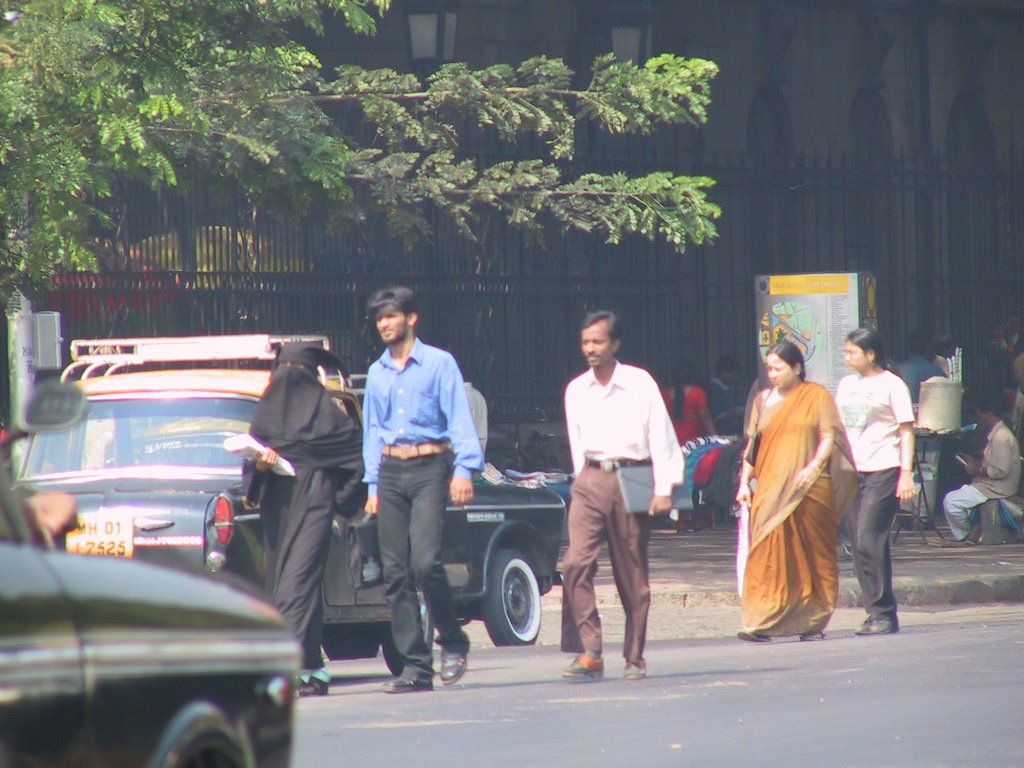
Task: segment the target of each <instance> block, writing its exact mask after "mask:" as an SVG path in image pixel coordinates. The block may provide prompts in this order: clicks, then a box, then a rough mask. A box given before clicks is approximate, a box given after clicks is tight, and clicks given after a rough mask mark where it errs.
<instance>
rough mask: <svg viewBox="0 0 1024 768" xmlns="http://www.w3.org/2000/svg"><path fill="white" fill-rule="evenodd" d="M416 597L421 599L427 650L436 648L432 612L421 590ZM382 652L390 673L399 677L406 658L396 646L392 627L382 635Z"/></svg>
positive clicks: (421, 614)
mask: <svg viewBox="0 0 1024 768" xmlns="http://www.w3.org/2000/svg"><path fill="white" fill-rule="evenodd" d="M416 596H417V597H419V599H420V621H421V622H422V623H423V640H424V641H425V642H426V644H427V648H430V649H431V650H433V647H434V622H433V620H432V619H431V618H430V610H429V609H428V608H427V600H426V598H425V597H424V596H423V592H422V591H421V590H418V589H417V590H416ZM380 652H381V655H382V656H383V657H384V663H385V664H387V665H388V671H389V672H391V674H392V675H394V676H395V677H398V676H399V675H400V674H402V672H403V671H404V670H405V656H403V655H402V654H401V652H400V651H399V650H398V647H397V646H396V645H395V638H394V635H392V634H391V627H390V626H388V627H387V628H386V629H385V630H384V632H383V633H382V634H381V638H380Z"/></svg>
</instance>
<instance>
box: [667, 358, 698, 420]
mask: <svg viewBox="0 0 1024 768" xmlns="http://www.w3.org/2000/svg"><path fill="white" fill-rule="evenodd" d="M699 386H701V375H700V371H699V370H698V369H697V366H695V365H693V364H692V363H691V362H690V361H689V360H680V361H679V362H678V363H676V365H674V366H673V370H672V389H673V390H675V394H674V395H673V397H672V417H673V418H675V419H681V418H683V400H685V399H686V388H687V387H699Z"/></svg>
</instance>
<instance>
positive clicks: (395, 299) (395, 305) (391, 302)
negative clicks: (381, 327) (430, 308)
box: [366, 285, 416, 322]
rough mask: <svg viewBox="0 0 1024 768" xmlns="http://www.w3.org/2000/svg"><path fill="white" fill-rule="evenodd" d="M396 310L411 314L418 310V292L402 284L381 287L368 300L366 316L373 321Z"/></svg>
mask: <svg viewBox="0 0 1024 768" xmlns="http://www.w3.org/2000/svg"><path fill="white" fill-rule="evenodd" d="M395 310H398V311H399V312H401V313H402V314H403V315H411V314H412V313H413V312H415V311H416V294H415V293H413V290H412V289H411V288H406V287H405V286H402V285H396V286H394V287H392V288H381V289H380V290H379V291H377V292H376V293H374V294H373V295H372V296H371V297H370V300H369V301H368V302H366V317H367V318H368V319H369V320H370V321H371V322H376V321H377V318H378V317H380V316H381V315H383V314H385V313H387V312H394V311H395Z"/></svg>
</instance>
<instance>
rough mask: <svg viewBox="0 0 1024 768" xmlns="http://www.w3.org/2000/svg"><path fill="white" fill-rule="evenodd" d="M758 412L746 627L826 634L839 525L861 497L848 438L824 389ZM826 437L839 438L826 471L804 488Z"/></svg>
mask: <svg viewBox="0 0 1024 768" xmlns="http://www.w3.org/2000/svg"><path fill="white" fill-rule="evenodd" d="M762 402H763V401H762ZM758 410H759V412H755V414H754V415H753V416H752V419H751V421H752V422H754V423H758V426H759V429H760V432H761V443H760V446H759V449H758V454H757V457H756V461H755V464H754V477H756V478H757V488H756V491H755V494H754V500H753V504H752V508H751V513H750V555H749V558H748V561H747V565H746V571H745V573H744V588H743V601H742V607H743V628H744V629H745V630H748V631H755V632H760V633H763V634H768V635H780V636H781V635H795V634H804V633H813V632H820V631H821V630H822V629H824V627H825V625H826V624H827V623H828V620H829V618H830V617H831V615H832V612H833V611H834V610H835V603H836V595H837V592H838V586H839V572H838V565H837V563H836V545H837V543H838V524H839V520H840V519H841V518H842V516H843V514H844V513H845V512H846V509H847V507H848V506H849V504H850V502H851V501H852V499H853V495H854V492H855V490H856V472H855V471H854V468H853V461H852V458H851V456H850V450H849V446H848V444H847V441H846V432H845V430H844V429H843V427H842V424H841V422H840V421H839V413H838V411H837V409H836V406H835V403H834V402H833V400H832V397H831V395H830V394H829V393H828V391H827V390H825V389H824V388H823V387H821V386H819V385H817V384H808V383H804V384H801V385H799V386H798V387H797V388H796V389H795V390H794V391H792V392H791V393H790V394H789V395H788V396H787V397H786V398H785V399H784V400H783V401H782V402H781V403H780V404H778V405H775V406H772V407H769V408H767V409H765V408H763V406H762V408H760V409H758ZM826 434H828V435H831V436H832V439H833V448H832V452H831V453H830V455H829V461H828V463H827V467H826V469H825V470H824V471H823V472H822V473H821V475H820V476H819V477H818V478H817V480H816V481H815V482H814V483H813V484H811V486H810V487H809V488H806V489H803V490H801V489H798V488H797V487H796V477H797V475H798V474H799V473H800V471H801V470H802V469H803V468H804V467H806V466H807V465H808V464H809V463H810V462H811V459H812V458H813V456H814V452H815V450H816V449H817V445H818V441H819V439H820V437H821V436H823V435H826Z"/></svg>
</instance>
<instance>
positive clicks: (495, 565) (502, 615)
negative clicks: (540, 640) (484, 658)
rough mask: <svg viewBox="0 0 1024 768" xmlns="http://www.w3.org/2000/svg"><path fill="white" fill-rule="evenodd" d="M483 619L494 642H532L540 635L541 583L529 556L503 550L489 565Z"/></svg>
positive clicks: (507, 643)
mask: <svg viewBox="0 0 1024 768" xmlns="http://www.w3.org/2000/svg"><path fill="white" fill-rule="evenodd" d="M482 613H483V620H484V626H486V627H487V634H488V635H490V636H491V642H493V643H494V644H495V645H533V644H534V643H536V642H537V636H538V635H539V634H540V618H541V605H540V586H539V584H538V581H537V574H536V573H535V572H534V570H533V566H532V565H530V561H529V560H527V559H526V555H524V554H522V553H521V552H519V551H518V550H515V549H500V550H498V551H497V552H496V553H495V554H494V557H493V558H492V560H491V563H490V565H489V566H488V568H487V594H486V595H485V596H484V602H483V611H482Z"/></svg>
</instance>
